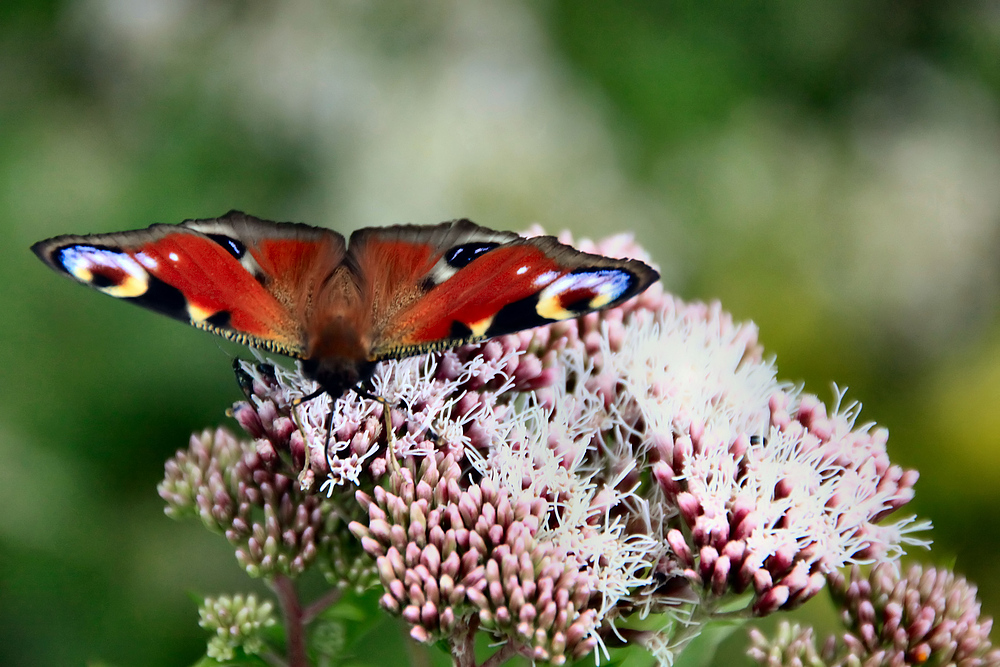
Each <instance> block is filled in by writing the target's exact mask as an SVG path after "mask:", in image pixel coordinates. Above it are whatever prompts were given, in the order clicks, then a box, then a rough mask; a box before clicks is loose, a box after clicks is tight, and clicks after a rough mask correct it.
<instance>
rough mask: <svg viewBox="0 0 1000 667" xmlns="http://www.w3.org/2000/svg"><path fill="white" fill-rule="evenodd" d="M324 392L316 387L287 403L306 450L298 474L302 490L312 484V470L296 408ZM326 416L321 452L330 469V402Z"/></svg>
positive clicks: (304, 432) (307, 442) (303, 430)
mask: <svg viewBox="0 0 1000 667" xmlns="http://www.w3.org/2000/svg"><path fill="white" fill-rule="evenodd" d="M325 393H327V392H326V390H325V389H323V388H320V389H317V390H316V391H313V392H310V393H308V394H305V395H303V396H299V397H298V398H296V399H293V400H292V402H291V404H290V405H289V409H290V412H291V413H292V421H293V422H295V428H296V429H298V431H299V434H300V435H301V436H302V442H303V444H304V445H305V448H306V451H305V458H306V461H305V466H304V467H303V468H302V472H300V473H299V476H298V481H299V486H300V487H301V488H302V490H304V491H308V490H309V488H310V487H311V486H312V482H311V479H312V475H310V474H309V473H310V471H311V470H312V466H311V461H312V459H311V457H310V456H309V438H308V437H306V430H305V428H304V427H303V426H302V420H301V419H300V418H299V412H298V410H296V408H297V407H298V406H300V405H302V404H303V403H305V402H306V401H311V400H313V399H314V398H319V397H320V396H322V395H323V394H325ZM327 417H328V419H329V422H328V423H327V427H326V438H325V439H324V441H323V454H324V456H326V465H327V470H332V468H331V467H330V454H329V452H330V433H331V432H332V431H333V403H332V402H331V404H330V414H329V415H328V416H327ZM307 480H308V481H307Z"/></svg>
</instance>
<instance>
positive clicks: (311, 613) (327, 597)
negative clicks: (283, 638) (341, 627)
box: [302, 588, 341, 625]
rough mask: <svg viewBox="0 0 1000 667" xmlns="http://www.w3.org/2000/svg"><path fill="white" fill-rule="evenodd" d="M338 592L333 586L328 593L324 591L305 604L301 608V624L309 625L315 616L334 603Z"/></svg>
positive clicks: (338, 595)
mask: <svg viewBox="0 0 1000 667" xmlns="http://www.w3.org/2000/svg"><path fill="white" fill-rule="evenodd" d="M340 593H341V592H340V591H339V590H338V589H336V588H334V589H333V590H331V591H329V592H328V593H324V594H323V595H322V596H321V597H320V598H319V599H318V600H314V601H313V602H310V603H309V604H307V605H306V606H305V608H304V609H303V610H302V624H303V625H309V624H310V623H312V622H313V621H315V620H316V617H317V616H319V615H320V614H322V613H323V612H324V611H326V610H327V609H329V608H330V607H331V606H333V605H334V604H336V602H337V600H339V599H340Z"/></svg>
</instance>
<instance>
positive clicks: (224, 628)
mask: <svg viewBox="0 0 1000 667" xmlns="http://www.w3.org/2000/svg"><path fill="white" fill-rule="evenodd" d="M273 612H274V606H273V605H272V604H271V603H270V602H258V601H257V596H255V595H252V594H251V595H247V596H246V597H244V596H242V595H234V596H232V597H229V596H225V595H223V596H220V597H217V598H205V601H204V602H203V603H202V605H201V608H200V609H199V610H198V614H199V616H200V617H201V620H199V621H198V625H200V626H201V627H203V628H205V629H206V630H208V631H209V632H213V633H215V634H214V635H213V636H212V639H211V640H209V642H208V657H210V658H215V659H216V660H219V661H220V662H225V661H229V660H232V659H233V658H234V657H235V656H236V649H237V648H240V649H243V652H244V653H246V654H248V655H250V654H257V653H260V652H261V651H262V650H263V648H264V640H263V638H262V637H261V630H263V629H264V628H269V627H271V626H273V625H274V624H275V623H276V622H277V621H276V620H275V618H274V613H273Z"/></svg>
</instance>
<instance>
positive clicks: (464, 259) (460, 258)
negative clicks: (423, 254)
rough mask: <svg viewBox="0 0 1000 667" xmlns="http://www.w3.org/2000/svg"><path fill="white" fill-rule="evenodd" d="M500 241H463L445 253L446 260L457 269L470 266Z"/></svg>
mask: <svg viewBox="0 0 1000 667" xmlns="http://www.w3.org/2000/svg"><path fill="white" fill-rule="evenodd" d="M499 245H500V244H499V243H463V244H462V245H457V246H455V247H454V248H449V249H448V251H447V252H445V254H444V261H446V262H447V263H448V266H451V267H453V268H456V269H461V268H462V267H465V266H468V265H469V262H471V261H472V260H474V259H475V258H477V257H479V256H480V255H482V254H484V253H487V252H489V251H490V250H493V249H494V248H496V247H497V246H499Z"/></svg>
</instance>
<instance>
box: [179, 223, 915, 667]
mask: <svg viewBox="0 0 1000 667" xmlns="http://www.w3.org/2000/svg"><path fill="white" fill-rule="evenodd" d="M563 240H564V241H565V240H566V239H563ZM580 247H581V248H582V249H584V250H589V251H593V252H599V253H602V254H612V255H615V254H617V255H629V256H635V257H639V258H644V253H643V252H642V251H641V249H639V248H637V247H636V246H634V244H632V243H631V242H630V241H629V240H627V239H625V238H624V237H616V238H614V239H611V240H608V241H605V242H602V243H600V244H588V243H582V244H580ZM238 375H239V377H240V378H241V385H242V386H243V387H244V390H245V393H246V395H247V400H246V401H245V402H241V403H239V404H237V405H236V406H235V407H234V408H233V414H234V416H235V418H236V420H237V421H238V422H239V423H240V425H241V426H242V427H243V428H244V429H245V430H246V431H247V432H248V433H249V434H250V436H251V437H252V439H253V441H252V442H247V443H242V444H240V445H239V446H238V447H237V446H236V445H234V444H232V442H230V440H231V437H230V436H228V435H222V434H216V435H215V436H214V438H213V437H212V436H208V435H206V436H203V437H202V438H201V439H195V440H193V441H192V449H191V450H190V451H189V452H188V453H184V452H182V453H179V454H178V457H177V459H176V460H175V461H174V462H172V463H171V464H168V474H167V480H165V482H164V484H163V485H162V488H161V493H162V494H163V495H164V498H166V499H167V500H168V504H169V505H170V507H171V508H172V510H171V511H173V512H175V513H177V514H184V513H188V514H190V513H200V515H201V516H202V517H203V519H204V520H205V521H206V523H207V524H208V525H210V526H214V527H216V528H217V529H219V530H223V531H225V532H226V534H227V536H230V539H231V541H233V542H234V544H236V545H237V546H238V548H239V549H240V551H239V553H240V554H241V555H240V556H239V557H240V558H241V562H245V563H249V564H252V565H254V566H255V567H256V569H252V568H250V567H248V571H251V572H252V573H259V574H264V575H265V576H268V574H269V573H270V572H272V571H273V569H267V568H266V567H264V566H263V563H265V562H266V563H270V562H271V561H266V560H265V557H266V556H267V555H268V554H276V555H275V556H274V558H277V559H278V560H276V561H275V562H278V563H280V564H282V565H281V566H280V568H279V570H278V571H280V572H283V573H293V574H294V573H297V572H299V571H301V569H302V568H303V567H305V566H307V565H308V564H310V563H312V562H319V563H320V566H321V567H323V568H324V569H325V570H326V571H327V573H328V575H329V576H331V577H336V576H337V574H336V573H338V572H340V573H344V572H353V573H354V574H353V575H352V576H353V577H354V579H353V581H356V582H357V581H360V580H361V573H363V572H366V571H368V572H377V574H378V581H379V583H380V584H381V585H382V587H383V589H384V595H383V596H382V606H383V607H384V608H385V609H386V610H388V611H389V612H390V613H393V614H397V615H399V616H400V617H402V618H403V619H404V620H405V621H407V622H408V623H409V624H410V625H411V635H412V636H413V637H414V638H416V639H418V640H419V641H424V642H434V641H438V640H442V639H443V640H445V641H447V642H448V643H449V644H451V646H452V648H453V653H454V654H455V655H457V654H458V653H459V652H460V651H461V650H463V649H462V648H461V647H466V648H467V647H468V645H469V642H470V641H471V638H472V637H473V636H474V635H475V633H476V632H477V631H484V632H488V633H489V634H491V635H492V636H493V637H494V638H495V639H498V640H500V641H501V642H505V649H503V650H506V651H508V654H512V653H519V654H521V655H524V656H526V657H528V658H530V659H533V660H544V661H549V662H553V663H557V664H558V663H561V662H563V661H565V660H569V659H576V658H579V657H580V656H582V655H584V654H586V653H588V652H590V651H592V650H594V649H595V648H600V647H602V645H603V643H604V642H605V641H606V640H608V641H610V640H611V639H612V638H613V637H614V636H615V635H619V631H618V629H617V627H616V624H617V622H618V621H619V620H620V619H622V618H624V617H628V616H631V615H633V614H646V613H649V612H657V613H665V614H667V618H668V621H667V622H666V623H665V625H664V627H663V628H662V630H657V631H650V633H647V634H648V635H649V636H648V637H646V639H645V640H644V641H646V644H647V645H648V646H651V647H652V646H656V647H660V649H659V650H660V651H661V652H663V653H664V655H663V656H661V657H662V658H663V659H665V660H669V659H670V657H671V655H669V654H670V652H671V651H674V650H676V649H677V648H678V647H679V646H680V645H681V644H682V643H683V641H684V640H686V639H687V638H690V636H691V635H692V632H691V631H690V627H691V626H690V623H691V619H692V618H693V616H692V609H697V608H699V607H700V606H704V607H705V608H711V609H716V608H719V607H720V606H721V604H720V603H723V602H725V601H726V600H727V599H735V598H736V596H738V595H740V594H741V593H743V592H745V591H747V590H752V591H753V596H752V601H751V603H750V607H749V609H748V611H750V612H752V613H754V614H758V615H763V614H768V613H771V612H773V611H775V610H778V609H787V608H791V607H794V606H796V605H798V604H801V603H802V602H804V601H805V600H807V599H808V598H810V597H811V596H813V595H814V594H815V593H816V592H817V591H818V590H820V589H821V587H822V586H823V584H824V581H825V576H826V575H828V574H829V573H831V572H832V571H834V570H836V568H839V567H841V566H843V565H845V564H848V563H853V562H862V561H866V560H870V559H874V558H893V557H896V556H898V554H899V553H901V551H902V547H903V545H904V544H906V543H908V542H909V543H913V542H915V540H913V539H912V538H911V537H910V536H909V533H910V532H912V531H914V530H916V529H919V528H921V527H922V525H919V524H913V523H911V522H909V520H897V521H895V522H890V521H888V520H887V517H888V516H889V515H890V514H892V513H893V512H894V511H895V510H897V509H898V508H899V507H901V506H902V505H904V504H905V503H906V502H907V501H908V500H909V499H910V498H911V496H912V487H913V484H914V482H915V481H916V473H915V472H913V471H903V470H902V469H900V468H899V467H898V466H894V465H892V464H891V463H890V462H889V460H888V458H887V456H886V451H885V442H886V433H885V431H884V430H882V429H873V428H871V427H855V420H856V418H857V411H858V407H857V406H856V405H851V406H848V407H846V408H841V407H839V403H840V401H841V399H842V396H838V397H837V403H838V407H837V408H836V409H834V410H833V412H832V413H831V414H828V413H827V411H826V408H825V407H824V406H823V405H822V403H820V402H819V401H818V400H817V399H816V398H815V397H812V396H809V395H801V396H800V395H799V393H798V392H796V391H794V390H793V389H792V388H791V387H790V386H788V385H787V384H783V383H780V382H778V381H777V380H776V377H775V375H776V373H775V369H774V366H773V363H772V362H770V361H766V360H764V359H763V354H762V350H761V348H760V346H759V344H758V342H757V332H756V328H755V327H753V325H752V324H738V323H734V322H733V320H732V318H731V317H730V316H729V315H728V314H727V313H725V312H724V311H722V309H721V308H720V307H719V306H718V305H717V304H712V305H706V304H698V303H695V304H686V303H684V302H682V301H680V300H678V299H675V298H673V297H670V296H668V295H665V294H664V293H663V292H662V288H661V287H660V286H659V285H654V286H653V287H652V288H650V289H649V290H647V291H646V292H645V293H643V294H642V295H640V296H639V297H638V298H636V299H634V300H632V301H630V302H629V303H627V304H625V305H624V306H622V307H619V308H615V309H612V310H608V311H603V312H600V313H591V314H589V315H587V316H585V317H582V318H580V319H578V320H573V321H566V322H559V323H555V324H552V325H550V326H547V327H541V328H538V329H534V330H532V331H527V332H522V333H520V334H515V335H511V336H505V337H501V338H498V339H494V340H491V341H488V342H486V343H483V344H480V345H476V346H467V347H464V348H460V349H457V350H449V351H445V352H441V353H436V354H431V355H425V356H422V357H414V358H409V359H404V360H399V361H387V362H384V363H382V364H380V365H379V366H378V368H377V369H376V372H375V374H374V376H373V378H372V382H371V387H370V391H371V392H372V393H373V394H375V395H377V396H380V397H382V398H383V399H384V400H385V402H386V404H388V405H391V406H392V410H391V413H390V415H389V419H390V422H391V430H390V432H389V433H386V432H385V426H384V424H385V422H384V417H385V415H384V414H383V411H384V407H383V405H384V404H383V403H382V402H379V401H374V400H371V399H367V398H363V397H361V396H359V395H357V394H355V393H352V392H349V393H347V394H345V395H344V396H341V397H338V398H337V399H336V400H335V401H331V400H330V398H329V396H320V397H318V398H316V399H313V400H310V401H306V402H304V403H301V404H298V405H296V403H295V399H296V398H298V397H301V396H304V395H307V394H309V393H311V392H312V391H313V390H314V389H315V385H314V384H313V383H312V382H311V381H309V380H307V379H306V378H304V377H303V376H302V375H301V374H300V373H298V372H297V371H293V370H289V369H286V368H283V367H281V366H280V365H273V364H270V363H246V362H243V363H242V364H241V365H240V366H239V369H238ZM330 420H332V426H331V427H330V430H329V432H330V434H331V435H330V437H329V438H327V433H328V424H330V423H331V422H330ZM213 442H214V443H215V445H214V447H215V448H214V449H213ZM234 447H235V448H236V449H234ZM236 450H238V451H239V452H240V453H239V454H238V455H237V454H236V453H232V452H235V451H236ZM223 454H224V456H223ZM220 457H221V458H220ZM237 461H242V462H241V463H238V464H237V463H235V462H237ZM232 465H235V466H236V467H235V468H234V469H233V471H227V468H228V467H229V466H232ZM240 466H242V467H240ZM244 470H245V472H244ZM278 476H280V481H279V477H278ZM265 483H267V484H269V485H270V486H267V487H266V488H267V489H269V491H268V492H267V493H265V492H264V489H265V487H264V486H263V485H264V484H265ZM349 505H350V506H353V509H350V508H349ZM261 507H263V509H264V510H265V513H264V515H265V520H264V521H263V523H253V522H252V517H253V516H256V515H255V514H254V513H253V512H252V511H251V512H249V514H247V513H245V512H244V508H249V509H253V508H261ZM248 511H249V510H248ZM327 513H329V514H327ZM333 515H335V516H336V518H335V519H331V518H330V517H331V516H333ZM300 517H301V518H300ZM345 517H346V518H347V519H346V520H349V521H352V522H351V523H350V530H351V535H353V538H351V537H350V536H349V535H347V534H346V533H345V532H344V531H342V530H341V531H340V538H341V540H344V539H353V541H354V544H355V547H354V551H351V548H350V547H349V545H347V544H345V543H343V542H336V545H337V547H336V549H334V548H333V546H329V545H333V544H334V543H335V541H334V538H333V534H334V532H335V531H333V527H334V526H342V525H343V523H342V522H343V521H344V520H345ZM338 521H340V522H341V523H337V522H338ZM307 533H308V534H307ZM314 543H315V544H317V545H321V546H322V548H319V547H313V548H310V547H309V545H311V544H314ZM258 552H259V553H258ZM361 552H363V553H364V554H365V555H364V556H362V555H360V554H361ZM262 554H263V555H262ZM351 554H354V556H355V557H356V558H357V560H358V563H359V564H358V565H356V566H353V567H352V566H351V565H350V558H351ZM334 557H336V559H338V560H336V563H335V564H333V565H332V564H331V562H330V559H331V558H334ZM274 558H272V560H274ZM369 559H371V560H369ZM373 563H374V566H375V567H374V568H373V569H372V564H373ZM366 567H367V568H369V569H368V570H366V569H365V568H366ZM669 619H673V620H674V621H677V622H669ZM685 624H688V625H686V626H685ZM682 626H684V627H685V628H686V629H685V630H684V632H683V633H681V632H679V631H678V628H680V627H682ZM619 636H620V635H619ZM505 655H506V654H505Z"/></svg>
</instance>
